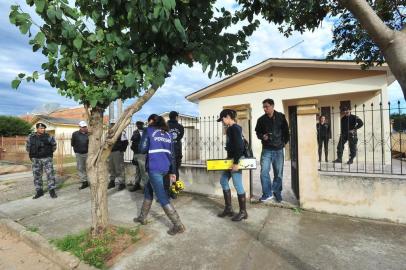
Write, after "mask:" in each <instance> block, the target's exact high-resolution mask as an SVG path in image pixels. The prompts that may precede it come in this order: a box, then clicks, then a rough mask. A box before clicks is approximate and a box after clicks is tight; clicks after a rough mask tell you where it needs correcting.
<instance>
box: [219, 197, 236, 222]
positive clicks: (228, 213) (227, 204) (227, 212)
mask: <svg viewBox="0 0 406 270" xmlns="http://www.w3.org/2000/svg"><path fill="white" fill-rule="evenodd" d="M223 195H224V210H223V212H221V213H219V214H218V215H217V216H218V217H221V218H223V217H232V216H234V214H235V213H234V211H233V206H232V205H231V190H223Z"/></svg>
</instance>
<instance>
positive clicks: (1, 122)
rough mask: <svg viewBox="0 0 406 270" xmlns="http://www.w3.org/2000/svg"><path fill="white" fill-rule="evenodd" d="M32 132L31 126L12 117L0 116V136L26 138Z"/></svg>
mask: <svg viewBox="0 0 406 270" xmlns="http://www.w3.org/2000/svg"><path fill="white" fill-rule="evenodd" d="M31 131H32V128H31V124H30V123H28V122H27V121H25V120H23V119H21V118H18V117H14V116H5V115H0V136H5V137H9V136H26V135H28V134H30V133H31Z"/></svg>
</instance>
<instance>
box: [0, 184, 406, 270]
mask: <svg viewBox="0 0 406 270" xmlns="http://www.w3.org/2000/svg"><path fill="white" fill-rule="evenodd" d="M141 202H142V194H141V193H129V192H128V191H121V192H116V191H114V190H110V191H109V213H110V221H111V223H113V224H116V225H124V226H134V223H133V222H132V218H133V217H135V216H136V215H137V213H138V211H139V208H140V206H141ZM174 204H175V206H176V208H177V211H178V213H179V214H180V216H181V218H182V220H183V222H184V224H185V225H186V227H187V231H186V233H184V234H182V235H178V236H175V237H171V236H169V235H167V234H166V230H167V229H168V228H169V226H170V224H169V220H168V219H167V218H166V217H165V216H164V213H163V210H162V209H161V208H160V207H159V205H158V204H157V203H154V205H153V208H152V210H151V215H150V216H149V220H150V221H151V222H150V223H149V224H148V225H146V226H142V227H141V228H142V231H141V232H142V234H143V236H144V237H143V239H142V240H141V241H139V242H137V244H136V245H135V247H134V248H131V249H129V250H127V251H126V252H125V253H124V254H122V256H121V257H120V258H118V259H117V261H116V263H115V265H114V266H113V268H112V269H123V270H124V269H128V270H130V269H405V265H406V260H405V258H406V226H404V225H397V224H391V223H384V222H376V221H369V220H362V219H356V218H348V217H341V216H334V215H326V214H318V213H312V212H306V211H304V212H301V213H297V212H295V211H293V210H290V209H284V208H276V207H269V206H264V205H261V204H255V205H250V206H249V207H248V214H249V219H248V220H247V221H243V222H239V223H235V222H232V221H230V220H229V219H220V218H217V217H216V214H217V213H218V212H219V211H220V210H221V209H222V203H221V202H220V201H218V200H216V199H212V198H207V197H202V196H197V195H190V194H189V195H188V194H184V195H183V196H181V197H180V198H178V199H177V200H175V201H174ZM236 205H237V204H236V202H235V208H237V207H236ZM0 213H3V214H5V215H7V216H8V217H9V218H12V219H14V220H17V221H18V222H20V223H21V224H23V225H25V226H31V227H38V228H39V233H40V234H42V235H43V236H45V237H46V238H48V239H53V238H60V237H62V236H63V235H66V234H70V233H77V232H79V231H81V230H83V229H86V228H88V227H89V226H90V218H91V217H90V201H89V189H86V190H82V191H78V190H77V187H76V186H74V187H68V188H66V189H63V190H61V191H59V193H58V198H57V199H55V200H53V199H50V198H49V196H48V195H46V196H44V197H43V198H41V199H38V200H32V199H31V198H25V199H20V200H17V201H13V202H8V203H4V204H1V205H0Z"/></svg>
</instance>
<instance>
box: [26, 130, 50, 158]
mask: <svg viewBox="0 0 406 270" xmlns="http://www.w3.org/2000/svg"><path fill="white" fill-rule="evenodd" d="M26 150H27V152H28V155H29V157H30V158H47V157H52V156H53V153H54V151H55V150H56V141H55V139H54V137H52V136H50V135H49V134H48V133H44V134H42V135H39V134H38V133H33V134H31V135H30V136H28V139H27V144H26Z"/></svg>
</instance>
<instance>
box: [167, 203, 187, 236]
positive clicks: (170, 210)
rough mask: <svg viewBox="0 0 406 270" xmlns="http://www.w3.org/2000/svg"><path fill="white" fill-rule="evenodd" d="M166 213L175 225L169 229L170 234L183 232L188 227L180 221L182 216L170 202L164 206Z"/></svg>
mask: <svg viewBox="0 0 406 270" xmlns="http://www.w3.org/2000/svg"><path fill="white" fill-rule="evenodd" d="M163 209H164V211H165V214H166V215H167V216H168V218H169V219H170V220H171V221H172V223H173V227H172V228H171V229H170V230H169V231H167V233H168V234H170V235H175V234H178V233H183V232H184V231H185V230H186V228H185V226H183V224H182V222H181V221H180V217H179V215H178V213H177V212H176V210H175V208H174V207H173V206H172V205H171V204H170V203H168V204H167V205H165V206H164V207H163Z"/></svg>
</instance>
